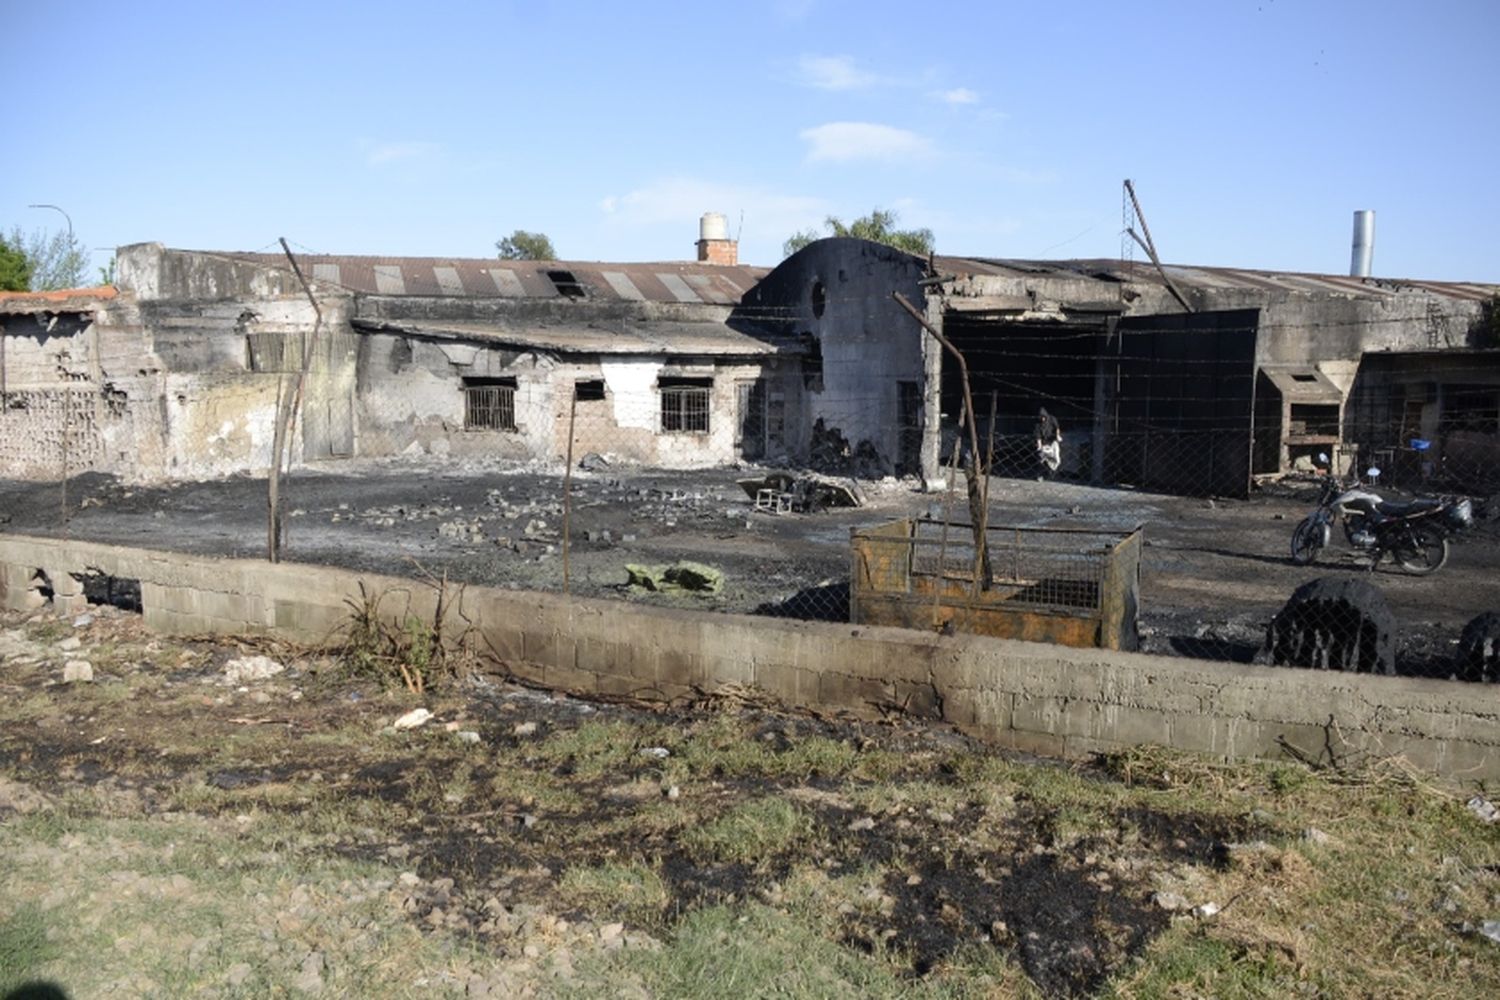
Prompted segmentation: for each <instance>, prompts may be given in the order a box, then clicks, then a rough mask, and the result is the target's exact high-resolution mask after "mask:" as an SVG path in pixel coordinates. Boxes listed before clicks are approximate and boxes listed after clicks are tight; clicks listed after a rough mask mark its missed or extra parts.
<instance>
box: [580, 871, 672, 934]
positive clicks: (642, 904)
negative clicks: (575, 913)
mask: <svg viewBox="0 0 1500 1000" xmlns="http://www.w3.org/2000/svg"><path fill="white" fill-rule="evenodd" d="M557 889H558V892H559V894H560V895H561V897H562V900H563V902H564V904H565V905H567V906H571V907H576V908H578V909H579V910H582V911H584V912H585V913H587V914H589V915H590V916H591V917H593V918H595V919H602V918H603V917H604V916H613V917H619V918H622V919H624V920H626V921H628V922H631V923H640V924H655V923H656V922H657V921H658V919H659V918H660V916H661V913H662V911H663V910H664V909H665V908H666V905H667V903H668V901H669V898H670V897H669V896H668V894H667V887H666V884H665V883H663V882H662V880H661V876H659V875H657V874H656V872H655V871H654V870H653V869H651V868H648V867H647V866H645V865H643V864H639V863H629V864H617V863H609V864H603V865H596V866H592V867H581V866H575V867H573V868H569V869H568V870H567V872H565V873H564V874H563V877H562V879H561V880H560V881H559V882H558V886H557Z"/></svg>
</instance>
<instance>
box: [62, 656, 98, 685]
mask: <svg viewBox="0 0 1500 1000" xmlns="http://www.w3.org/2000/svg"><path fill="white" fill-rule="evenodd" d="M62 679H63V683H65V684H87V683H88V682H90V681H92V680H93V679H94V665H93V664H92V663H90V662H89V661H88V660H69V661H68V662H67V663H64V664H63V674H62Z"/></svg>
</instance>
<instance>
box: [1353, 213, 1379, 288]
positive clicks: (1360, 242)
mask: <svg viewBox="0 0 1500 1000" xmlns="http://www.w3.org/2000/svg"><path fill="white" fill-rule="evenodd" d="M1374 260H1375V213H1374V212H1373V211H1371V210H1370V209H1368V208H1365V209H1360V210H1359V211H1358V212H1355V213H1354V253H1353V254H1352V255H1351V256H1350V258H1349V276H1350V277H1353V278H1368V277H1369V276H1370V265H1371V264H1372V263H1373V262H1374Z"/></svg>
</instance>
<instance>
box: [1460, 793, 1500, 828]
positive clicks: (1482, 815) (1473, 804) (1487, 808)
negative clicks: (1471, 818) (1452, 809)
mask: <svg viewBox="0 0 1500 1000" xmlns="http://www.w3.org/2000/svg"><path fill="white" fill-rule="evenodd" d="M1466 805H1467V806H1468V809H1469V812H1471V813H1473V814H1474V815H1475V816H1477V817H1479V821H1480V822H1481V823H1497V822H1500V808H1496V806H1495V803H1493V802H1491V801H1490V800H1489V799H1487V798H1485V797H1484V796H1482V795H1476V796H1474V797H1473V798H1472V799H1470V800H1469V801H1468V802H1467V803H1466Z"/></svg>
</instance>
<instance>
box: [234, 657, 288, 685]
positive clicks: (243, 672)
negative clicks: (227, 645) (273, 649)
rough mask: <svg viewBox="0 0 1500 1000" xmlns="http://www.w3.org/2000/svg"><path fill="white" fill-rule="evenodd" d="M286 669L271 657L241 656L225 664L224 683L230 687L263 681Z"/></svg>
mask: <svg viewBox="0 0 1500 1000" xmlns="http://www.w3.org/2000/svg"><path fill="white" fill-rule="evenodd" d="M285 669H286V667H285V666H284V665H283V664H280V663H277V662H276V661H275V660H273V659H271V658H270V657H269V656H260V655H256V656H239V657H235V658H234V659H232V660H230V661H228V662H227V663H225V664H224V683H225V684H229V685H240V684H248V683H250V682H251V681H263V680H266V679H268V678H271V677H275V676H276V675H277V674H279V673H281V672H282V671H284V670H285Z"/></svg>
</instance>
